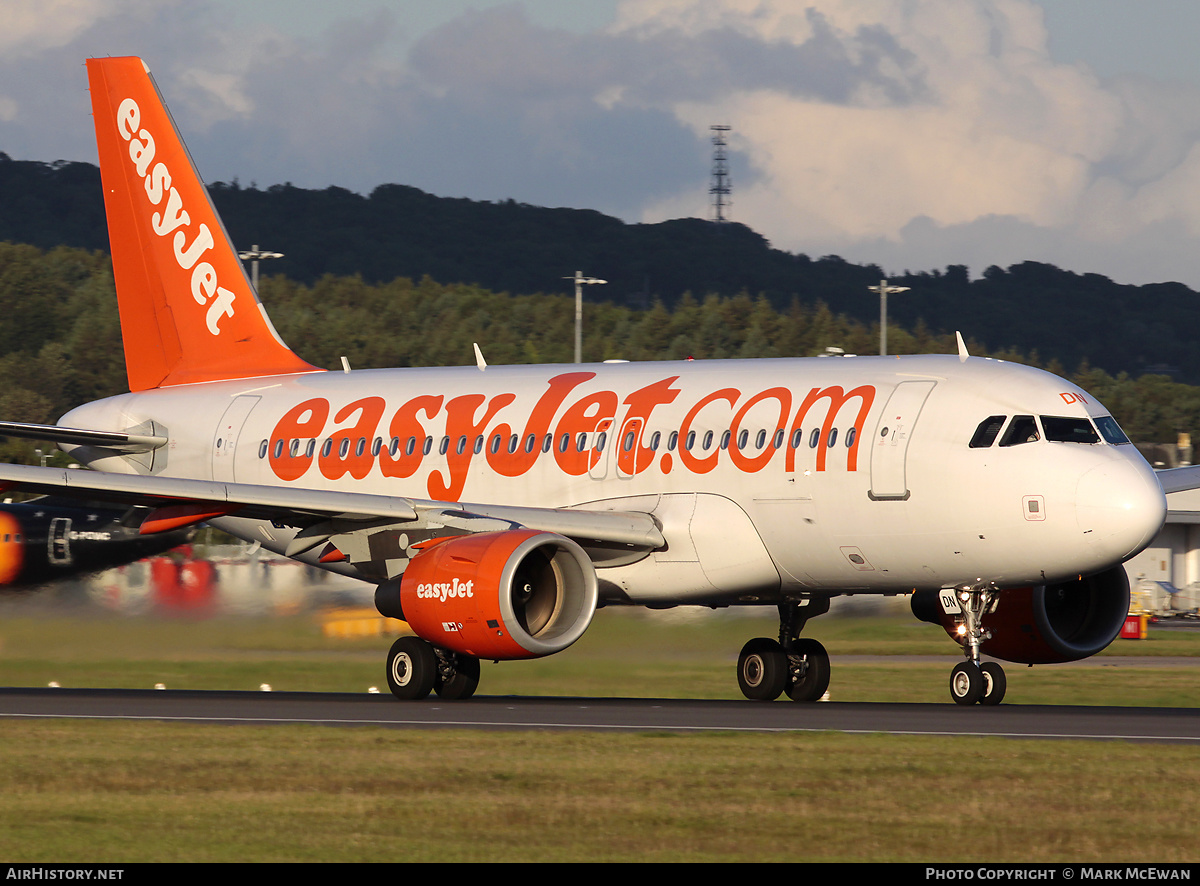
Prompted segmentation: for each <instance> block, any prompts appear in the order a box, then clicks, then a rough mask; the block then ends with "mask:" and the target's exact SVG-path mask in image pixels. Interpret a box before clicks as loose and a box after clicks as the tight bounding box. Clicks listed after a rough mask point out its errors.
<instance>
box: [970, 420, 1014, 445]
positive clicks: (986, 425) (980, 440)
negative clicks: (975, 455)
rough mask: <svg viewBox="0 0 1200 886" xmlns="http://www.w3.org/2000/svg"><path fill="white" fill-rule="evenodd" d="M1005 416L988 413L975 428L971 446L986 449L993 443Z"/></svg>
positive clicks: (1002, 425)
mask: <svg viewBox="0 0 1200 886" xmlns="http://www.w3.org/2000/svg"><path fill="white" fill-rule="evenodd" d="M1006 418H1008V416H1007V415H989V416H988V417H987V418H985V419H984V420H983V421H981V422H980V423H979V427H977V428H976V429H975V436H974V437H972V438H971V448H972V449H986V448H987V447H989V446H991V445H992V444H993V443H995V442H996V437H997V435H999V433H1000V429H1001V428H1002V427H1004V420H1005V419H1006Z"/></svg>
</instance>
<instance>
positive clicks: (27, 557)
mask: <svg viewBox="0 0 1200 886" xmlns="http://www.w3.org/2000/svg"><path fill="white" fill-rule="evenodd" d="M149 513H150V508H147V507H143V506H137V505H135V506H131V507H122V506H118V507H114V506H113V505H112V504H108V503H104V502H82V501H75V500H72V499H68V498H59V497H52V496H42V497H40V498H35V499H32V500H31V501H26V502H3V503H0V588H2V589H5V590H8V589H21V588H32V587H38V586H41V585H44V584H47V583H49V582H53V581H57V580H59V579H63V578H73V577H75V576H79V575H87V574H89V573H93V572H99V571H101V570H103V569H109V568H111V567H113V566H122V565H124V564H126V563H132V562H133V561H135V560H141V559H142V558H143V557H150V556H153V555H155V554H161V553H162V552H164V551H167V550H170V549H171V548H174V547H177V546H179V545H181V544H186V543H187V541H188V540H189V539H190V538H191V534H192V533H191V531H190V529H178V530H174V531H170V532H164V533H161V534H159V535H143V534H142V533H141V532H140V527H141V524H142V521H143V520H144V519H145V518H146V516H147V515H148V514H149Z"/></svg>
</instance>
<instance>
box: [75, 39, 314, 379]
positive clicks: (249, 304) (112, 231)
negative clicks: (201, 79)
mask: <svg viewBox="0 0 1200 886" xmlns="http://www.w3.org/2000/svg"><path fill="white" fill-rule="evenodd" d="M87 68H88V82H89V85H90V87H91V94H92V115H93V117H94V118H95V124H96V142H97V146H98V148H99V151H100V178H101V181H102V183H103V186H104V208H105V213H106V214H107V216H108V236H109V243H110V246H111V249H112V261H113V277H114V279H115V282H116V287H117V303H118V306H119V308H120V313H121V334H122V337H123V339H124V343H125V367H126V370H127V372H128V374H129V389H130V390H131V391H142V390H146V389H148V388H157V387H163V386H166V385H177V384H188V383H192V382H204V381H218V380H222V379H232V378H253V377H257V376H263V375H282V374H290V373H296V372H315V371H318V370H317V369H316V367H314V366H310V365H309V364H308V363H306V362H304V361H303V360H301V359H300V358H299V357H298V356H296V355H295V354H294V353H292V351H291V350H289V349H288V347H287V345H285V344H284V343H283V342H282V341H281V340H280V338H279V335H278V334H277V333H276V332H275V328H274V327H273V326H272V325H271V321H270V320H269V319H267V315H266V313H265V312H264V311H263V309H262V305H261V303H259V301H258V296H257V295H256V294H255V292H254V289H253V288H252V287H251V285H250V281H249V280H248V279H247V277H246V271H245V269H244V268H243V267H242V264H241V262H240V261H239V260H238V257H237V253H236V252H235V251H234V249H233V245H232V244H231V243H230V241H229V235H228V234H227V233H226V231H225V226H224V225H223V224H222V223H221V219H220V217H219V216H218V215H217V212H216V210H215V209H214V208H213V205H212V202H211V201H210V200H209V196H208V191H207V190H206V188H205V187H204V183H203V182H202V181H201V180H200V176H199V175H198V174H197V172H196V169H195V167H194V166H193V164H192V159H191V157H190V156H189V155H188V152H187V148H186V147H185V146H184V144H183V141H182V139H180V137H179V133H178V131H177V130H176V128H175V124H174V121H173V120H172V119H171V115H170V113H169V112H168V111H167V108H166V106H165V105H164V104H163V101H162V97H161V96H160V95H159V92H158V88H157V86H155V84H154V80H153V79H152V78H151V76H150V71H149V69H148V68H147V67H146V64H145V62H143V61H142V60H141V59H140V58H99V59H89V60H88V62H87Z"/></svg>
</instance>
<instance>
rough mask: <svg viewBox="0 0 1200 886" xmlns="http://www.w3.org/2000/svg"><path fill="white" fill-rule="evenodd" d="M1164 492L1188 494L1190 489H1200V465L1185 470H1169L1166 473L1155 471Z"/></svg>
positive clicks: (1184, 468) (1189, 466) (1190, 466)
mask: <svg viewBox="0 0 1200 886" xmlns="http://www.w3.org/2000/svg"><path fill="white" fill-rule="evenodd" d="M1155 474H1156V475H1157V476H1158V482H1159V483H1160V484H1161V485H1162V488H1163V492H1165V493H1167V494H1168V495H1170V494H1171V493H1172V492H1186V491H1188V490H1189V489H1200V465H1188V466H1187V467H1183V468H1168V469H1166V470H1165V471H1155Z"/></svg>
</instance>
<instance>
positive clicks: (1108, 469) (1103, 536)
mask: <svg viewBox="0 0 1200 886" xmlns="http://www.w3.org/2000/svg"><path fill="white" fill-rule="evenodd" d="M1075 513H1076V517H1077V519H1078V520H1079V528H1080V529H1081V530H1082V531H1083V533H1084V536H1085V537H1086V538H1087V539H1088V541H1090V542H1091V543H1092V545H1093V546H1095V547H1096V548H1098V549H1099V550H1097V551H1096V553H1097V554H1100V555H1101V556H1103V557H1104V558H1105V559H1109V560H1111V561H1112V562H1114V563H1116V562H1121V561H1124V560H1127V559H1129V558H1130V557H1132V556H1133V555H1134V554H1136V553H1138V552H1139V551H1140V550H1142V548H1144V547H1146V545H1148V544H1150V542H1151V540H1152V539H1153V538H1154V536H1155V535H1157V534H1158V531H1159V530H1160V529H1161V528H1162V525H1163V521H1164V520H1166V517H1167V497H1166V495H1164V494H1163V491H1162V486H1161V485H1159V482H1158V479H1157V478H1156V477H1155V476H1154V471H1153V470H1152V469H1151V467H1150V466H1149V465H1148V464H1144V463H1142V464H1139V463H1138V462H1135V461H1133V460H1132V459H1124V458H1123V459H1120V460H1114V461H1111V462H1109V463H1107V464H1104V465H1100V466H1099V467H1095V468H1092V469H1091V470H1090V471H1088V472H1087V473H1085V474H1084V475H1083V476H1082V477H1080V478H1079V485H1078V487H1077V488H1076V494H1075Z"/></svg>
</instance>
